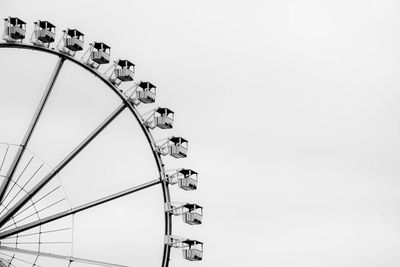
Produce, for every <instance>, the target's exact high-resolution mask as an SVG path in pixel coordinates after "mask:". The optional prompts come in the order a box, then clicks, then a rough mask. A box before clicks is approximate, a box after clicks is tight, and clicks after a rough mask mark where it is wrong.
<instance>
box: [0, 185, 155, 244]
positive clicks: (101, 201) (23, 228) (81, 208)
mask: <svg viewBox="0 0 400 267" xmlns="http://www.w3.org/2000/svg"><path fill="white" fill-rule="evenodd" d="M161 182H162V181H161V180H159V179H157V180H153V181H150V182H147V183H144V184H141V185H138V186H135V187H132V188H129V189H126V190H123V191H121V192H118V193H115V194H112V195H109V196H107V197H103V198H100V199H98V200H95V201H92V202H89V203H86V204H83V205H81V206H78V207H76V208H73V209H70V210H66V211H62V212H59V213H57V214H54V215H50V216H48V217H45V218H42V219H39V220H37V221H34V222H30V223H27V224H25V225H21V226H18V227H16V228H14V229H10V230H8V231H4V232H1V233H0V239H4V238H6V237H9V236H13V235H16V234H18V233H21V232H24V231H26V230H29V229H32V228H35V227H38V226H39V225H43V224H47V223H50V222H52V221H55V220H58V219H61V218H64V217H66V216H70V215H72V214H76V213H79V212H81V211H84V210H87V209H90V208H93V207H96V206H99V205H101V204H104V203H107V202H109V201H111V200H115V199H118V198H120V197H123V196H126V195H129V194H132V193H135V192H138V191H141V190H143V189H146V188H149V187H151V186H154V185H156V184H159V183H161Z"/></svg>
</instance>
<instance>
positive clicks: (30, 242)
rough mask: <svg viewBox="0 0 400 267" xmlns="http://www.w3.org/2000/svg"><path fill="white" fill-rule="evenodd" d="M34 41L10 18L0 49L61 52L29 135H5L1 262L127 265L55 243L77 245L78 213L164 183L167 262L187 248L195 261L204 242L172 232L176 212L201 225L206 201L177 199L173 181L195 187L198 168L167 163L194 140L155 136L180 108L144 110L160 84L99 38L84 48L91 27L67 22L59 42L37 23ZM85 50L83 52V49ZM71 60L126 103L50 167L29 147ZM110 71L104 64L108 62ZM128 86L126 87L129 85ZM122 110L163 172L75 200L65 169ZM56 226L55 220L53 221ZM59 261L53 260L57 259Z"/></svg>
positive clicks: (1, 265)
mask: <svg viewBox="0 0 400 267" xmlns="http://www.w3.org/2000/svg"><path fill="white" fill-rule="evenodd" d="M33 26H34V30H33V32H32V34H31V37H30V40H29V42H30V43H24V42H23V40H24V39H25V37H26V35H27V33H26V23H25V22H24V21H22V20H21V19H19V18H17V17H8V18H6V19H4V33H3V40H4V41H5V42H2V43H0V51H1V49H15V50H16V51H17V50H18V51H20V50H27V51H33V53H35V52H36V53H39V54H40V53H45V54H48V55H51V56H52V57H55V58H56V59H57V63H56V66H55V67H54V70H53V72H52V73H51V75H50V79H49V81H48V83H47V86H46V88H44V91H43V93H42V97H41V100H40V102H39V104H38V105H37V107H36V110H35V112H34V113H33V114H31V121H30V124H29V126H28V128H27V129H26V131H25V133H24V136H23V138H22V141H21V142H20V143H18V144H13V143H10V142H7V140H0V141H2V143H0V178H1V179H0V267H5V266H49V265H46V259H51V260H55V261H57V262H60V264H59V265H58V264H57V266H80V264H84V265H87V266H110V267H117V266H119V267H121V266H124V265H121V264H118V263H111V262H104V261H101V260H99V259H93V258H85V257H75V256H74V255H73V253H72V252H71V251H70V250H68V249H64V250H63V249H60V250H58V251H60V252H59V253H55V252H54V250H52V249H50V248H52V247H54V246H56V244H68V246H70V245H71V243H72V242H73V240H71V238H70V237H71V232H72V231H73V229H74V220H73V217H74V216H75V215H76V214H82V213H85V212H88V211H90V210H92V209H94V208H97V207H99V206H102V205H113V203H115V202H116V201H119V200H120V199H123V198H125V197H127V196H129V195H131V194H133V193H136V192H139V191H142V190H145V189H147V188H150V187H154V186H160V187H161V192H162V199H163V203H162V204H163V207H164V211H163V213H162V214H161V216H162V217H163V221H164V223H163V224H164V238H163V240H164V242H163V243H162V244H159V245H160V246H162V248H163V254H162V259H161V266H163V267H166V266H169V260H170V254H171V249H172V248H180V249H182V253H183V257H184V259H186V260H189V261H200V260H202V258H203V243H202V242H200V241H198V240H194V239H191V238H185V237H180V236H176V235H173V233H172V224H173V221H174V217H178V216H181V217H182V219H183V222H184V223H186V224H189V225H199V224H202V220H203V207H202V206H200V205H198V204H195V203H188V202H172V201H171V197H170V189H169V188H170V185H173V186H176V187H178V188H180V189H182V190H185V191H191V190H196V189H197V185H198V173H197V172H196V171H194V170H192V169H186V168H178V169H171V170H170V169H166V168H165V165H164V162H163V157H172V158H176V159H178V158H186V157H187V154H188V141H187V140H186V139H184V138H183V137H180V136H169V137H167V138H161V139H160V140H155V138H154V137H153V134H152V131H154V130H156V129H171V128H172V127H173V122H174V112H173V111H172V110H171V109H169V108H166V107H156V108H153V109H151V110H150V111H148V112H143V113H142V114H141V113H140V112H139V109H138V106H142V105H146V104H151V103H154V102H155V98H156V89H157V88H156V86H155V85H154V84H152V83H151V82H147V81H140V82H134V75H135V64H133V63H132V62H131V61H129V60H126V59H118V60H115V61H112V60H111V58H110V46H108V45H107V44H105V43H103V42H93V43H90V44H89V47H87V48H86V50H85V48H84V34H83V33H82V32H80V31H79V30H77V29H66V30H64V31H63V34H62V36H61V38H60V39H59V41H58V42H57V43H56V45H55V46H54V47H52V44H53V43H54V42H55V40H56V36H55V35H56V30H55V29H56V27H55V26H54V25H53V24H52V23H50V22H49V21H44V20H38V21H37V22H35V23H34V25H33ZM79 51H82V52H83V53H82V55H81V56H80V58H77V57H76V56H77V53H79ZM65 62H70V63H72V64H75V65H76V66H78V67H79V68H80V69H82V70H85V71H87V72H89V73H91V74H93V75H94V76H95V77H96V78H97V79H98V80H99V81H101V82H102V83H103V84H104V85H105V86H107V87H108V88H109V89H110V90H111V91H112V92H113V94H114V95H115V96H116V97H117V98H118V99H119V102H120V105H119V106H117V107H115V109H114V111H113V112H112V113H111V114H109V115H108V117H106V118H105V119H104V120H103V121H102V122H101V123H100V124H99V125H98V126H97V127H95V128H94V129H93V130H92V132H91V133H90V134H89V135H88V136H87V137H86V138H84V139H83V140H81V142H80V143H79V144H78V145H76V146H75V148H74V149H73V150H72V151H70V153H69V154H67V156H65V157H64V158H63V159H62V160H61V161H60V162H59V163H58V164H56V165H55V166H51V165H50V164H48V163H47V162H46V160H45V159H42V158H41V157H39V156H38V155H37V154H36V153H35V151H33V150H31V148H30V146H29V145H30V140H31V137H32V135H33V133H34V131H35V129H36V127H37V124H38V123H39V121H40V118H41V116H43V114H44V113H45V112H46V109H45V106H46V103H48V99H49V98H51V93H52V91H53V88H54V87H55V84H56V81H57V78H58V77H59V74H60V72H61V71H62V69H63V65H64V63H65ZM103 66H104V70H103V71H100V69H101V68H103ZM122 85H124V86H125V87H123V86H122ZM123 112H125V113H126V112H128V113H130V114H131V117H132V119H133V120H135V121H136V123H137V124H138V125H139V127H140V129H141V130H142V132H143V133H144V136H145V139H146V140H147V142H148V144H149V147H150V150H151V153H152V155H153V158H154V161H155V165H156V166H157V173H158V175H159V177H154V179H153V180H149V181H147V182H145V183H143V184H140V185H137V186H133V187H129V188H125V189H124V190H122V191H119V192H113V193H112V194H109V195H105V196H102V197H100V198H97V199H92V200H91V201H89V202H86V203H83V204H80V205H78V206H73V205H72V204H71V202H70V201H69V197H68V193H67V192H66V191H65V190H64V189H63V184H62V182H61V180H60V179H59V177H58V176H59V174H61V173H62V171H63V170H64V168H65V167H66V166H68V165H69V164H70V163H71V162H73V161H75V160H77V159H76V157H77V156H78V155H79V154H80V153H81V152H82V151H84V150H85V149H87V147H88V146H90V144H91V142H92V141H93V140H95V139H96V138H97V137H98V136H100V135H101V134H104V130H105V129H106V128H108V127H109V125H111V124H112V122H113V121H114V120H115V119H116V118H117V117H118V116H120V115H121V114H122V113H123ZM49 225H51V227H49ZM53 266H54V265H53Z"/></svg>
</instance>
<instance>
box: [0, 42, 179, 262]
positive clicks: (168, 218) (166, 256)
mask: <svg viewBox="0 0 400 267" xmlns="http://www.w3.org/2000/svg"><path fill="white" fill-rule="evenodd" d="M0 48H17V49H26V50H33V51H40V52H44V53H48V54H52V55H55V56H58V57H59V58H61V59H63V60H68V61H70V62H72V63H75V64H77V65H78V66H80V67H82V68H83V69H85V70H86V71H88V72H90V73H92V74H93V75H95V76H96V77H97V78H99V79H100V80H101V81H103V82H104V83H105V84H106V85H107V86H108V87H109V88H110V89H111V90H112V91H113V92H114V93H115V94H117V96H118V97H119V98H120V99H121V100H122V102H123V103H124V105H125V106H126V107H127V108H128V109H129V110H130V111H131V113H132V114H133V116H134V117H135V118H136V120H137V122H138V123H139V124H140V127H141V129H142V131H143V133H144V135H145V136H146V138H147V141H148V142H149V145H150V147H151V150H152V152H153V156H154V159H155V161H156V163H157V168H158V171H159V174H160V184H161V188H162V192H163V200H164V203H169V202H171V198H170V192H169V188H168V183H167V182H166V179H165V178H166V177H165V169H164V163H163V161H162V159H161V157H160V154H159V153H158V152H157V150H156V145H155V141H154V138H153V136H152V134H151V133H150V131H149V129H148V128H147V127H146V126H145V125H144V123H143V122H142V119H141V116H140V115H139V113H138V111H137V110H136V108H135V107H134V106H133V105H132V104H131V103H130V102H129V101H128V100H127V99H126V97H125V96H124V95H123V94H122V93H121V92H119V90H118V89H117V88H116V87H115V86H114V85H113V84H112V83H111V82H110V81H108V79H107V78H106V77H105V76H103V75H102V74H101V73H100V72H98V71H97V70H96V69H93V68H91V67H89V66H88V65H86V64H85V63H83V62H81V61H79V60H77V59H75V58H73V57H71V56H69V55H66V54H63V53H61V52H59V51H57V50H55V49H54V48H46V47H42V46H36V45H30V44H24V43H0ZM164 218H165V229H164V233H165V235H166V236H168V235H171V233H172V215H171V214H170V213H169V212H167V211H164ZM170 253H171V247H170V246H169V245H168V244H164V252H163V258H162V264H161V266H162V267H168V265H169V260H170Z"/></svg>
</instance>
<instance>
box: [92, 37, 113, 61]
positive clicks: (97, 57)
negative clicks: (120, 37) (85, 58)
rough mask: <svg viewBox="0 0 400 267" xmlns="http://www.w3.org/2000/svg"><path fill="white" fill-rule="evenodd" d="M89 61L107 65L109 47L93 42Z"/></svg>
mask: <svg viewBox="0 0 400 267" xmlns="http://www.w3.org/2000/svg"><path fill="white" fill-rule="evenodd" d="M90 59H91V60H93V61H94V62H96V63H97V64H108V63H109V62H110V47H109V46H108V45H106V44H105V43H100V42H99V43H98V42H94V43H93V44H92V51H91V54H90Z"/></svg>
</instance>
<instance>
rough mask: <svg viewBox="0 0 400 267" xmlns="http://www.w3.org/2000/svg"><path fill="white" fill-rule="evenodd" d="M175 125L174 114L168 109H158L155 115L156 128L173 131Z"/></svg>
mask: <svg viewBox="0 0 400 267" xmlns="http://www.w3.org/2000/svg"><path fill="white" fill-rule="evenodd" d="M173 123H174V112H173V111H172V110H170V109H168V108H157V109H156V110H155V113H154V126H156V127H158V128H161V129H171V128H172V126H173Z"/></svg>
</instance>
